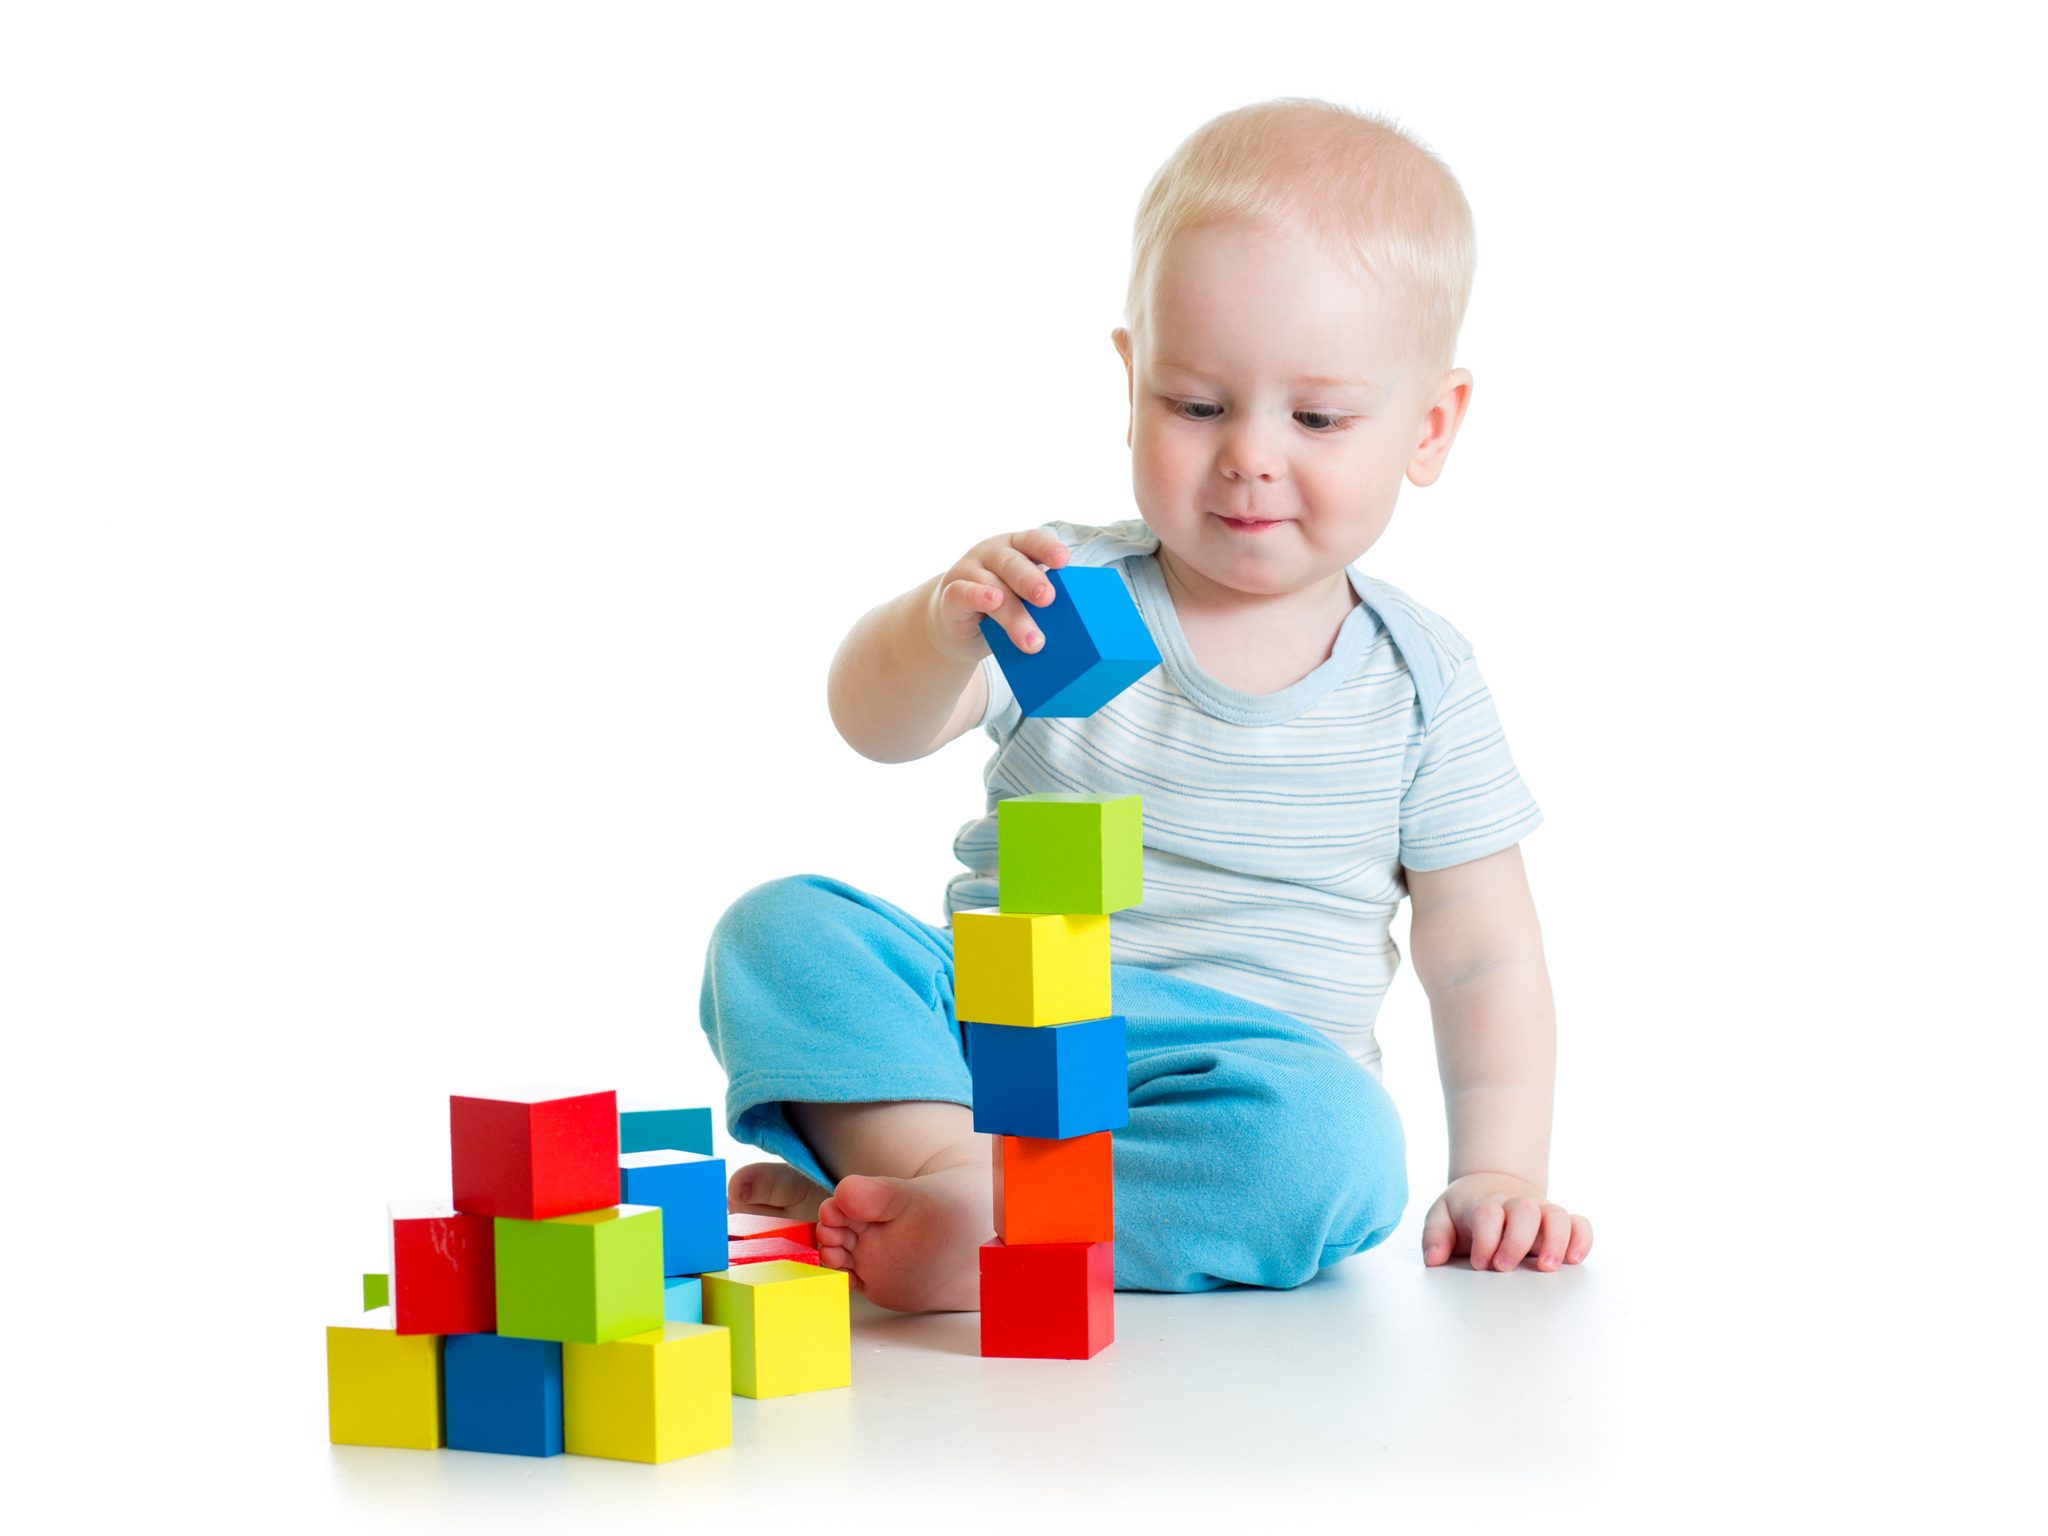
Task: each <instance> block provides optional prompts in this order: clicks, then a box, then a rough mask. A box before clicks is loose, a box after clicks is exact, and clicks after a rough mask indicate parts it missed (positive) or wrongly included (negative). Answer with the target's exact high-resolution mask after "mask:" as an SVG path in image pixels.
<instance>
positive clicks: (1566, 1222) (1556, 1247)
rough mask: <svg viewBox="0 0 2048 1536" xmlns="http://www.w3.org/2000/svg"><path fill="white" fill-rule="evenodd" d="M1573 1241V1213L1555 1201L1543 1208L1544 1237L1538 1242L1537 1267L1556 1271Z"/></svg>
mask: <svg viewBox="0 0 2048 1536" xmlns="http://www.w3.org/2000/svg"><path fill="white" fill-rule="evenodd" d="M1571 1240H1572V1213H1571V1212H1570V1211H1568V1210H1566V1209H1565V1208H1564V1207H1563V1206H1561V1205H1559V1204H1557V1203H1556V1202H1555V1201H1553V1202H1551V1203H1550V1204H1548V1205H1546V1206H1544V1207H1543V1235H1542V1236H1541V1237H1540V1238H1538V1239H1537V1240H1536V1267H1537V1268H1538V1269H1555V1268H1557V1266H1558V1265H1560V1264H1562V1263H1563V1262H1564V1248H1565V1244H1566V1243H1569V1242H1570V1241H1571Z"/></svg>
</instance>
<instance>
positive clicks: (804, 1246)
mask: <svg viewBox="0 0 2048 1536" xmlns="http://www.w3.org/2000/svg"><path fill="white" fill-rule="evenodd" d="M770 1259H790V1260H793V1261H795V1262H796V1263H798V1264H817V1263H818V1250H817V1249H815V1248H813V1247H811V1245H810V1244H808V1243H796V1242H791V1241H790V1240H789V1239H788V1238H786V1237H742V1238H738V1239H736V1240H735V1241H733V1242H729V1243H727V1244H726V1245H725V1267H726V1268H727V1269H737V1268H738V1267H739V1266H740V1265H742V1264H765V1263H766V1262H767V1261H768V1260H770ZM819 1267H820V1268H823V1267H824V1266H822V1265H819Z"/></svg>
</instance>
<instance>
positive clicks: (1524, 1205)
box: [1493, 1195, 1543, 1270]
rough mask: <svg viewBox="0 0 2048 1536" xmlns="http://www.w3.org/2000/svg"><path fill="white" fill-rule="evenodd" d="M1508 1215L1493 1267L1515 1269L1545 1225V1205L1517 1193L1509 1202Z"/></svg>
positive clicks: (1495, 1253) (1494, 1255)
mask: <svg viewBox="0 0 2048 1536" xmlns="http://www.w3.org/2000/svg"><path fill="white" fill-rule="evenodd" d="M1507 1216H1508V1223H1507V1227H1506V1229H1505V1230H1504V1231H1503V1232H1502V1233H1501V1235H1500V1246H1499V1247H1498V1248H1496V1249H1494V1250H1493V1267H1494V1268H1495V1269H1499V1270H1508V1269H1513V1268H1515V1267H1516V1266H1517V1265H1518V1264H1520V1263H1521V1262H1522V1260H1523V1259H1525V1258H1527V1257H1528V1254H1529V1248H1530V1245H1531V1244H1533V1243H1534V1242H1535V1241H1536V1234H1537V1232H1538V1231H1540V1230H1541V1229H1542V1226H1543V1207H1542V1206H1540V1205H1538V1204H1537V1203H1536V1202H1535V1201H1534V1200H1531V1199H1530V1198H1529V1197H1528V1196H1527V1195H1517V1196H1516V1197H1515V1198H1514V1199H1512V1200H1510V1201H1509V1202H1508V1211H1507Z"/></svg>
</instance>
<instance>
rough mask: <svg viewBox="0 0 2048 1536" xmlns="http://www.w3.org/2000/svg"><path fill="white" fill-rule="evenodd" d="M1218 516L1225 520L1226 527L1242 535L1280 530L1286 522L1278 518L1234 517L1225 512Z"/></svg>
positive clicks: (1219, 513)
mask: <svg viewBox="0 0 2048 1536" xmlns="http://www.w3.org/2000/svg"><path fill="white" fill-rule="evenodd" d="M1216 516H1217V517H1219V518H1221V519H1222V520H1223V522H1224V524H1225V526H1227V527H1231V528H1235V529H1237V530H1238V531H1239V532H1240V533H1258V532H1260V531H1262V530H1264V529H1267V528H1278V527H1279V526H1280V524H1281V523H1282V521H1284V519H1281V518H1277V517H1232V516H1230V515H1229V514H1228V513H1225V512H1218V513H1217V514H1216Z"/></svg>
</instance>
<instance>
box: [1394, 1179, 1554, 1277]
mask: <svg viewBox="0 0 2048 1536" xmlns="http://www.w3.org/2000/svg"><path fill="white" fill-rule="evenodd" d="M1592 1248H1593V1224H1592V1223H1591V1222H1589V1221H1587V1220H1586V1218H1585V1217H1583V1216H1574V1215H1572V1214H1571V1212H1569V1211H1567V1210H1566V1209H1565V1208H1564V1207H1563V1206H1561V1205H1559V1204H1557V1203H1556V1202H1555V1201H1551V1200H1546V1199H1544V1197H1543V1191H1542V1190H1540V1189H1538V1188H1537V1187H1536V1186H1535V1185H1534V1184H1530V1183H1528V1182H1526V1181H1525V1180H1522V1179H1518V1178H1515V1177H1514V1176H1513V1175H1511V1174H1505V1173H1468V1174H1466V1175H1465V1176H1464V1177H1463V1178H1462V1179H1455V1180H1453V1181H1452V1183H1451V1187H1450V1188H1449V1189H1447V1190H1445V1191H1444V1192H1443V1193H1442V1194H1440V1195H1438V1196H1437V1197H1436V1204H1435V1205H1432V1206H1431V1207H1430V1208H1429V1214H1428V1215H1427V1216H1425V1217H1424V1218H1423V1219H1422V1262H1423V1263H1425V1264H1430V1265H1436V1264H1448V1263H1449V1262H1450V1261H1451V1256H1452V1255H1453V1254H1458V1253H1466V1252H1470V1253H1471V1255H1472V1267H1473V1268H1474V1269H1496V1270H1502V1269H1513V1268H1514V1267H1515V1266H1516V1265H1518V1264H1520V1263H1521V1262H1522V1260H1523V1259H1524V1258H1525V1257H1528V1256H1530V1255H1531V1254H1532V1253H1533V1255H1534V1256H1535V1259H1536V1267H1537V1268H1538V1269H1555V1268H1557V1266H1558V1265H1559V1264H1560V1263H1564V1264H1577V1263H1579V1262H1580V1261H1581V1260H1583V1259H1584V1258H1585V1257H1586V1255H1587V1254H1588V1253H1590V1252H1591V1251H1592Z"/></svg>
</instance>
